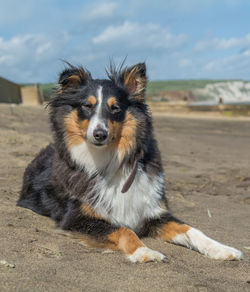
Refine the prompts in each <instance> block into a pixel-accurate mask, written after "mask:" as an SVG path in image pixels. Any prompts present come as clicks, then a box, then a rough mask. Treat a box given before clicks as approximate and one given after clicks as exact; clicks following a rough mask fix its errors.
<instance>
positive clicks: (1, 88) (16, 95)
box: [0, 77, 22, 103]
mask: <svg viewBox="0 0 250 292" xmlns="http://www.w3.org/2000/svg"><path fill="white" fill-rule="evenodd" d="M0 102H7V103H21V102H22V99H21V86H20V85H19V84H17V83H14V82H11V81H9V80H7V79H5V78H2V77H0Z"/></svg>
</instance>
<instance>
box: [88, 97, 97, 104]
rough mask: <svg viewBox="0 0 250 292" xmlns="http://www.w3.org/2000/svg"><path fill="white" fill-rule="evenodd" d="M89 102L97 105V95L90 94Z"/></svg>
mask: <svg viewBox="0 0 250 292" xmlns="http://www.w3.org/2000/svg"><path fill="white" fill-rule="evenodd" d="M88 102H89V103H90V104H92V105H93V106H94V105H96V97H95V96H93V95H91V96H89V97H88Z"/></svg>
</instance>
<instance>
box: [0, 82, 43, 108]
mask: <svg viewBox="0 0 250 292" xmlns="http://www.w3.org/2000/svg"><path fill="white" fill-rule="evenodd" d="M43 101H44V99H43V94H42V91H41V89H40V86H39V85H38V84H35V85H25V86H21V85H19V84H17V83H14V82H12V81H9V80H7V79H5V78H2V77H0V102H4V103H22V104H24V105H38V104H42V103H43Z"/></svg>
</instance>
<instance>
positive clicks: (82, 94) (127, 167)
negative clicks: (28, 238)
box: [17, 63, 242, 263]
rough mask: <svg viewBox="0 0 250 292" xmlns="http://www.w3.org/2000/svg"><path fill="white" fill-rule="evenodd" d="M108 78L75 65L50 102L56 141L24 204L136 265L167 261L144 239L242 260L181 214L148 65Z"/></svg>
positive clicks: (28, 182)
mask: <svg viewBox="0 0 250 292" xmlns="http://www.w3.org/2000/svg"><path fill="white" fill-rule="evenodd" d="M107 75H108V79H93V78H92V76H91V74H90V72H89V71H87V70H86V69H84V68H82V67H76V66H73V65H71V64H69V63H68V65H67V67H66V68H65V69H64V71H63V72H62V73H61V74H60V76H59V81H58V88H57V91H56V92H55V94H54V97H53V98H52V99H51V101H50V102H49V108H50V122H51V128H52V132H53V136H54V143H53V144H50V145H48V146H47V147H46V148H45V149H43V150H41V152H40V153H39V154H38V155H37V156H36V158H35V159H34V160H33V161H32V162H31V163H30V164H29V165H28V167H27V169H26V171H25V173H24V178H23V187H22V190H21V193H20V198H19V200H18V202H17V205H18V206H21V207H25V208H29V209H31V210H33V211H35V212H37V213H38V214H41V215H44V216H49V217H50V218H52V219H53V220H54V221H55V222H56V225H57V226H58V227H59V228H60V229H61V230H66V231H68V232H70V233H72V234H77V235H78V236H79V237H80V238H82V240H83V241H84V240H86V238H87V239H88V243H89V244H90V245H91V244H92V245H93V246H99V247H103V248H108V249H113V250H119V251H122V252H123V253H125V255H126V256H127V258H128V259H129V260H130V261H131V262H141V263H142V262H148V261H163V260H164V259H165V255H164V254H162V253H160V252H158V251H155V250H152V249H150V248H149V247H147V246H146V245H145V244H144V243H143V242H142V241H141V238H143V237H154V238H160V239H162V240H164V241H167V242H170V243H174V244H177V245H182V246H185V247H188V248H190V249H193V250H196V251H198V252H200V253H201V254H204V255H206V256H208V257H210V258H213V259H220V260H239V259H241V258H242V253H241V251H239V250H237V249H235V248H232V247H229V246H226V245H223V244H221V243H219V242H217V241H215V240H213V239H211V238H209V237H208V236H206V235H205V234H204V233H202V232H201V231H199V230H198V229H196V228H194V227H191V226H189V225H188V224H185V223H184V222H182V221H181V220H179V219H178V218H176V217H174V216H173V215H172V214H171V213H170V211H169V208H168V203H167V199H166V196H165V184H164V179H165V178H164V169H163V166H162V162H161V156H160V151H159V149H158V146H157V142H156V140H155V138H154V132H153V126H152V116H151V113H150V110H149V108H148V106H147V104H146V102H145V91H146V86H147V74H146V65H145V63H138V64H136V65H134V66H131V67H124V66H120V67H119V68H116V67H115V66H114V65H112V64H111V66H110V70H109V71H107Z"/></svg>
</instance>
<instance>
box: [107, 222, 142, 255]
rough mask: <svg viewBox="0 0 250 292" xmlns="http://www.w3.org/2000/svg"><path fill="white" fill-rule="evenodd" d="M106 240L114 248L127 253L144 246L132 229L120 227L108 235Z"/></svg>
mask: <svg viewBox="0 0 250 292" xmlns="http://www.w3.org/2000/svg"><path fill="white" fill-rule="evenodd" d="M108 240H109V241H110V242H111V243H112V244H113V245H114V246H115V247H116V249H119V250H122V251H124V252H125V253H126V254H127V255H130V254H133V253H134V252H135V251H136V250H137V248H139V247H143V246H145V245H144V244H143V242H142V241H141V240H140V239H139V238H138V236H137V235H136V234H135V233H134V231H132V230H130V229H128V228H126V227H121V228H120V229H118V230H117V231H115V232H113V233H111V234H109V235H108Z"/></svg>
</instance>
